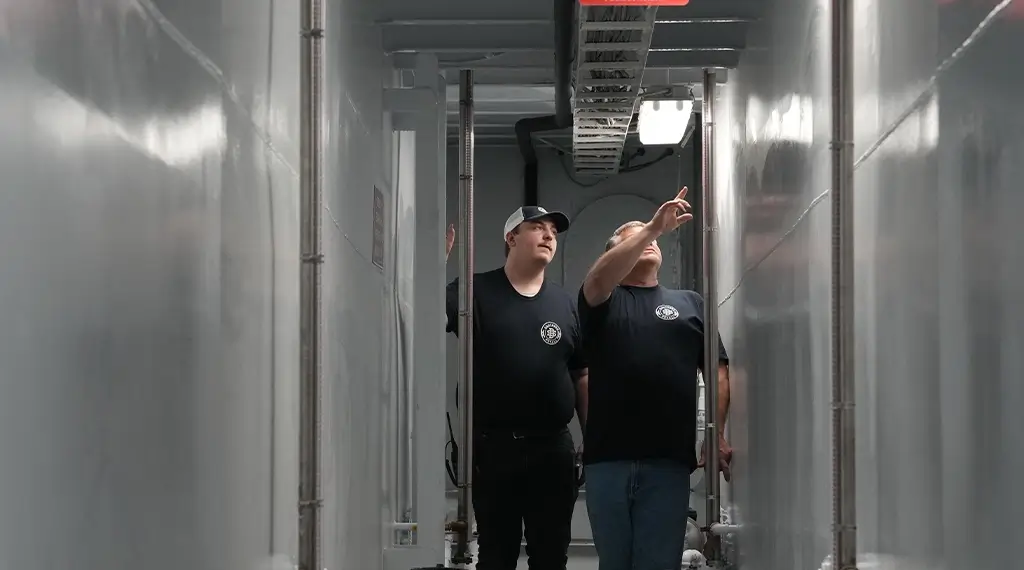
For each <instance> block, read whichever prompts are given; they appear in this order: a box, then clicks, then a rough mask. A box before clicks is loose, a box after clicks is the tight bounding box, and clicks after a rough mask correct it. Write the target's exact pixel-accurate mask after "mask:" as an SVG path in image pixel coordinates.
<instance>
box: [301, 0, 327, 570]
mask: <svg viewBox="0 0 1024 570" xmlns="http://www.w3.org/2000/svg"><path fill="white" fill-rule="evenodd" d="M301 5H302V8H301V12H302V13H301V26H302V29H301V36H302V51H301V61H300V77H301V80H300V92H301V105H302V109H301V118H300V122H301V125H300V127H299V128H300V130H301V137H300V138H301V148H300V156H301V158H302V163H301V170H300V172H299V177H300V190H299V208H300V217H299V220H300V221H299V224H300V226H299V233H300V237H299V240H300V243H299V247H300V254H301V270H300V274H299V346H300V353H299V391H300V394H299V504H298V507H299V509H298V510H299V545H298V546H299V548H298V550H299V552H298V556H299V561H298V562H299V570H321V569H322V568H323V567H324V564H323V549H322V547H321V532H322V520H321V518H322V517H321V512H322V509H323V504H322V503H323V494H322V489H321V477H322V472H321V461H322V458H321V453H322V441H321V439H322V426H323V405H322V401H321V394H322V391H323V377H322V370H321V361H322V348H321V346H320V336H321V328H322V318H323V313H322V310H321V306H320V300H321V291H322V288H323V283H322V274H323V265H322V264H323V257H324V256H323V223H322V214H323V209H324V208H323V132H322V129H323V123H324V121H323V94H324V86H323V77H324V40H323V35H324V29H323V28H324V0H303V1H302V2H301Z"/></svg>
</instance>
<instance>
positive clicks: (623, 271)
mask: <svg viewBox="0 0 1024 570" xmlns="http://www.w3.org/2000/svg"><path fill="white" fill-rule="evenodd" d="M656 239H658V234H657V233H656V232H655V231H654V230H652V229H651V228H650V226H649V225H645V226H644V227H643V228H641V229H640V231H638V232H636V233H634V234H632V235H630V236H629V237H627V238H625V239H624V240H622V243H620V244H618V245H616V246H615V247H613V248H611V249H610V250H608V251H606V252H604V255H602V256H601V257H599V258H598V259H597V262H596V263H594V266H593V267H592V268H591V269H590V271H589V272H588V273H587V277H586V279H584V281H583V296H584V297H585V298H586V300H587V302H588V303H590V304H592V305H598V304H600V303H603V302H604V301H605V300H607V299H608V296H609V295H611V293H612V291H613V290H614V289H615V287H616V286H617V285H618V284H619V282H620V281H622V280H623V279H624V278H625V277H626V275H629V272H630V271H631V270H632V269H633V266H634V265H636V262H637V260H638V259H640V256H641V255H642V254H643V252H644V249H646V248H647V246H648V245H650V244H651V242H652V241H654V240H656Z"/></svg>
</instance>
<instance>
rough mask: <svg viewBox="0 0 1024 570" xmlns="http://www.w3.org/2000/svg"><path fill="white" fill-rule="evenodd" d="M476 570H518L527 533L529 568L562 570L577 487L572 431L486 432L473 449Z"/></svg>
mask: <svg viewBox="0 0 1024 570" xmlns="http://www.w3.org/2000/svg"><path fill="white" fill-rule="evenodd" d="M473 453H474V458H475V461H474V463H475V466H476V468H475V469H474V475H473V510H474V511H475V512H476V520H477V533H478V537H477V545H478V546H479V548H480V550H479V553H478V556H479V559H478V560H477V564H476V567H477V569H478V570H515V568H516V563H517V561H518V560H519V548H520V543H521V541H522V537H523V530H524V527H525V531H526V555H527V557H528V558H529V564H530V570H564V569H565V565H566V562H567V558H566V551H567V550H568V548H569V540H570V539H571V537H572V531H571V528H570V527H571V523H572V511H573V508H574V507H575V506H576V497H577V496H578V495H579V488H578V487H577V485H576V460H575V449H574V447H573V442H572V435H570V434H569V430H567V429H566V430H564V431H561V432H557V433H550V434H538V433H513V432H485V433H482V434H479V435H477V437H476V438H475V448H474V452H473Z"/></svg>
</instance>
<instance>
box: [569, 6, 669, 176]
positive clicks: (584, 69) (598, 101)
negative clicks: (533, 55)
mask: <svg viewBox="0 0 1024 570" xmlns="http://www.w3.org/2000/svg"><path fill="white" fill-rule="evenodd" d="M657 11H658V9H657V8H652V7H634V6H580V12H579V33H578V34H577V36H576V66H575V69H574V70H573V88H574V96H573V125H572V151H573V153H572V154H573V164H574V166H575V167H576V171H577V172H579V173H581V174H593V175H598V176H607V175H609V174H615V173H616V172H618V171H619V164H620V162H621V160H622V149H623V148H624V147H625V145H626V136H627V135H628V134H629V125H630V123H631V122H632V120H633V115H634V114H635V113H636V108H637V105H638V104H639V101H640V86H641V82H642V81H643V75H644V67H645V66H646V64H647V52H648V51H649V50H650V48H651V36H652V35H653V34H654V21H655V16H656V14H657Z"/></svg>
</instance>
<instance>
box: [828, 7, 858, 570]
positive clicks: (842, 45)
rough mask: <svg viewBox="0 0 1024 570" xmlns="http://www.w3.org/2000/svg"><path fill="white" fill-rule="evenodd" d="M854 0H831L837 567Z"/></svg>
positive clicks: (850, 413)
mask: <svg viewBox="0 0 1024 570" xmlns="http://www.w3.org/2000/svg"><path fill="white" fill-rule="evenodd" d="M852 102H853V0H832V144H831V150H832V567H833V568H835V569H837V570H852V569H854V568H856V567H857V526H856V525H857V511H856V498H857V497H856V479H855V475H856V473H855V469H856V456H855V451H854V440H855V437H856V436H855V433H854V407H853V404H854V360H853V358H854V354H853V335H854V323H853V318H854V317H853V315H854V313H853V302H854V299H853V259H854V258H853V247H854V245H853V106H852Z"/></svg>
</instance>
